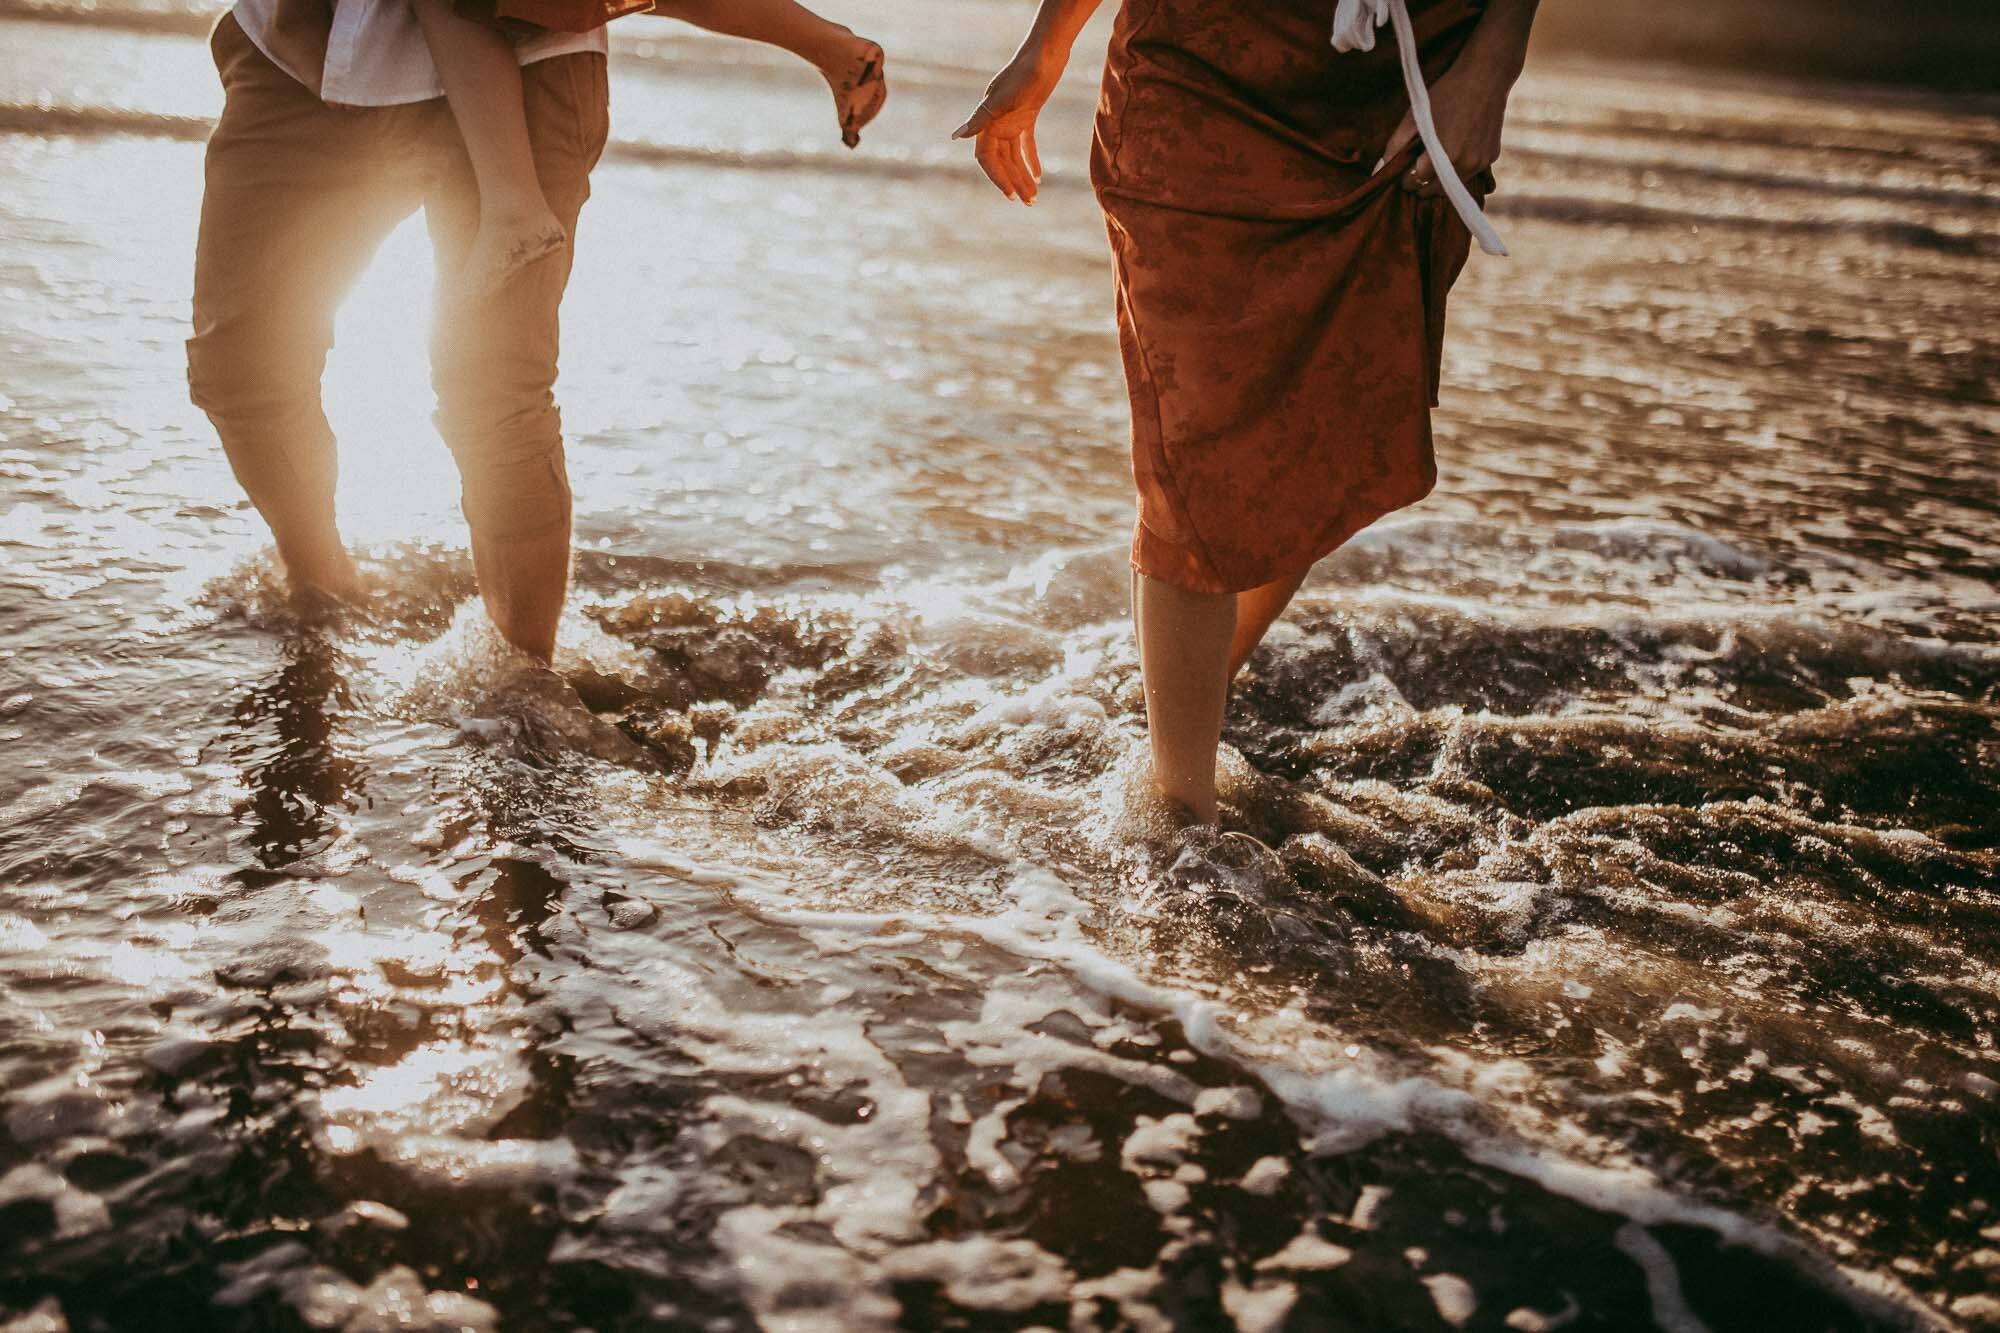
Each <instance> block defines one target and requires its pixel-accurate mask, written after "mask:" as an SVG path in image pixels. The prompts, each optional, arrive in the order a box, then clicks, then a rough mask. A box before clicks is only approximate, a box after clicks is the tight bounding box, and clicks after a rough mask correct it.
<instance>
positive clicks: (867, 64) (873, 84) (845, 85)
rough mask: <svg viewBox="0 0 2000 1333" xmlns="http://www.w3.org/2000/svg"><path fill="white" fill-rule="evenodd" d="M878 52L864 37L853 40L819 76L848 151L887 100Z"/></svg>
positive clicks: (856, 142) (886, 85)
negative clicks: (823, 78)
mask: <svg viewBox="0 0 2000 1333" xmlns="http://www.w3.org/2000/svg"><path fill="white" fill-rule="evenodd" d="M882 61H883V56H882V48H881V47H879V46H877V45H876V44H875V43H874V42H871V41H869V40H868V39H867V38H866V37H856V38H855V39H854V42H853V45H851V46H850V47H848V48H847V50H846V51H845V52H844V53H843V54H842V55H841V57H840V58H839V59H838V60H835V61H834V62H833V63H831V64H829V65H825V66H822V67H821V69H820V73H821V74H824V75H825V76H826V81H827V84H828V86H830V87H831V88H832V89H833V110H834V114H835V115H837V116H839V117H840V141H841V142H842V143H844V144H846V145H847V146H848V147H849V148H852V147H854V146H855V145H856V144H858V143H860V142H861V131H862V129H863V128H864V127H866V125H867V124H868V122H869V121H871V120H873V119H875V116H876V114H877V113H878V112H880V111H881V110H882V103H883V102H884V101H885V100H886V99H887V98H888V96H889V81H888V80H887V79H886V78H884V77H883V74H882Z"/></svg>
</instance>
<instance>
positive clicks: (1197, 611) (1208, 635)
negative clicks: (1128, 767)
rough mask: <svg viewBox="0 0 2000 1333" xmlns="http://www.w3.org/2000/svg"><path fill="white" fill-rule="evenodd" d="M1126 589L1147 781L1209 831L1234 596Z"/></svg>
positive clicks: (1142, 580)
mask: <svg viewBox="0 0 2000 1333" xmlns="http://www.w3.org/2000/svg"><path fill="white" fill-rule="evenodd" d="M1133 585H1134V594H1133V598H1132V619H1133V624H1134V626H1135V628H1136V629H1137V630H1138V635H1139V669H1140V672H1141V673H1142V675H1143V676H1144V677H1145V683H1146V725H1147V730H1148V732H1149V733H1150V736H1151V741H1152V750H1153V780H1154V782H1156V783H1157V784H1159V788H1160V791H1161V793H1162V794H1163V795H1165V796H1166V797H1167V798H1168V799H1169V800H1172V801H1174V802H1175V803H1177V804H1179V805H1181V806H1183V807H1185V808H1186V810H1187V811H1188V813H1189V814H1190V815H1192V816H1193V817H1194V819H1195V821H1196V822H1197V823H1202V824H1213V823H1214V822H1215V755H1216V750H1217V748H1218V747H1219V746H1220V745H1221V744H1222V707H1223V703H1224V702H1225V700H1227V698H1228V696H1229V651H1230V642H1231V640H1232V639H1233V638H1234V636H1235V633H1236V596H1235V594H1232V593H1226V592H1225V593H1200V592H1189V591H1187V590H1186V589H1185V588H1177V587H1175V586H1174V585H1173V584H1171V583H1162V582H1161V581H1160V580H1158V579H1154V578H1148V577H1147V576H1146V575H1144V574H1140V575H1137V576H1136V577H1135V578H1134V580H1133Z"/></svg>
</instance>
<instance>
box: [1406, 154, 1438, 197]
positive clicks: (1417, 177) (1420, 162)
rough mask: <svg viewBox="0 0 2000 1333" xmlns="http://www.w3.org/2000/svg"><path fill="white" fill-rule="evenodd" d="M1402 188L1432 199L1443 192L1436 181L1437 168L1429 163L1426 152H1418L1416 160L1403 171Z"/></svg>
mask: <svg viewBox="0 0 2000 1333" xmlns="http://www.w3.org/2000/svg"><path fill="white" fill-rule="evenodd" d="M1403 189H1404V190H1406V191H1408V192H1409V193H1411V194H1414V195H1418V196H1420V197H1422V198H1425V199H1434V198H1436V197H1437V196H1438V195H1440V194H1442V193H1443V192H1444V191H1443V189H1442V187H1440V186H1439V185H1438V183H1437V169H1436V168H1434V167H1433V166H1432V165H1431V155H1430V154H1429V153H1428V152H1425V153H1419V154H1418V155H1417V160H1416V162H1415V163H1414V164H1413V165H1412V166H1411V167H1410V169H1409V170H1408V171H1406V172H1404V173H1403Z"/></svg>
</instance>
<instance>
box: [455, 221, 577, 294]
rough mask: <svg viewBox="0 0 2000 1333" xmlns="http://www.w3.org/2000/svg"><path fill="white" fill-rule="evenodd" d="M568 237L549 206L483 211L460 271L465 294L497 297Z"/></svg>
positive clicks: (553, 251)
mask: <svg viewBox="0 0 2000 1333" xmlns="http://www.w3.org/2000/svg"><path fill="white" fill-rule="evenodd" d="M568 241H569V237H567V236H565V235H564V234H563V229H562V224H561V223H560V222H557V221H556V215H555V214H553V213H551V212H549V210H548V208H547V207H546V206H544V207H542V208H540V209H520V210H516V209H494V210H483V211H482V212H481V213H480V217H479V231H478V232H477V233H476V234H475V235H474V236H473V238H472V249H471V250H470V251H469V252H468V253H467V254H466V256H465V266H464V267H463V268H462V269H460V270H459V277H460V280H461V281H462V283H463V284H464V287H465V291H466V294H467V295H469V296H473V297H486V296H493V295H495V294H497V293H498V292H499V291H500V290H501V289H502V288H504V287H505V286H506V285H507V284H508V283H510V282H512V281H513V280H514V279H515V278H516V277H518V276H520V275H521V274H522V273H523V272H525V271H526V270H527V269H528V268H530V267H532V266H533V265H535V264H538V263H540V262H541V261H542V260H544V259H547V258H548V257H549V256H550V255H552V254H554V253H555V252H556V251H558V250H560V249H562V248H563V246H564V245H565V244H567V243H568Z"/></svg>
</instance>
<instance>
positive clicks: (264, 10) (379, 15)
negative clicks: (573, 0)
mask: <svg viewBox="0 0 2000 1333" xmlns="http://www.w3.org/2000/svg"><path fill="white" fill-rule="evenodd" d="M278 6H279V0H236V8H235V9H234V11H232V12H233V13H234V14H235V15H236V21H237V23H238V24H240V25H241V26H242V28H243V31H244V34H245V35H246V36H248V37H249V38H250V40H251V41H252V42H254V43H256V45H257V49H258V50H259V51H262V52H263V53H264V54H265V55H266V56H268V57H270V59H271V63H273V64H275V65H276V66H277V67H278V68H279V69H282V70H283V71H285V73H287V74H289V75H291V76H292V77H293V78H295V79H297V80H298V81H299V82H300V83H303V84H304V85H305V86H306V87H308V88H311V89H313V90H314V91H316V92H318V94H319V96H320V99H321V100H322V101H326V102H333V103H336V104H338V105H341V106H400V105H402V104H403V103H405V102H423V101H427V100H429V99H430V98H433V97H442V96H444V85H443V84H442V83H440V82H439V81H438V72H437V66H436V65H434V64H432V63H431V51H430V47H429V46H427V45H426V44H425V43H424V33H423V29H422V28H420V27H419V26H418V25H417V16H416V13H415V12H414V11H413V10H412V9H411V8H410V4H409V0H339V2H338V3H337V4H335V5H334V7H333V29H332V31H331V32H330V33H328V34H327V41H326V69H325V73H324V74H323V75H321V76H319V77H315V74H316V73H317V71H315V70H314V69H313V68H312V66H313V64H314V63H315V57H316V55H317V43H316V42H313V41H305V42H288V41H287V37H288V36H289V34H287V33H284V32H282V31H281V30H280V28H279V24H278V17H279V12H278ZM288 48H289V49H288ZM605 49H606V46H605V41H604V29H603V28H601V27H600V28H596V29H594V30H592V31H590V32H546V33H542V34H540V35H539V36H535V37H530V38H528V39H527V40H526V41H523V42H520V43H518V44H517V46H516V50H517V51H518V52H519V55H520V59H521V63H522V64H523V65H531V64H533V63H534V62H535V61H537V60H547V59H548V58H549V57H550V56H560V55H567V54H569V53H570V52H572V51H603V50H605Z"/></svg>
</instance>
